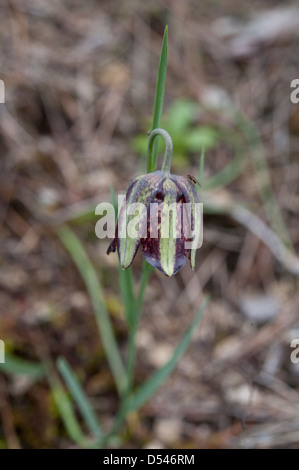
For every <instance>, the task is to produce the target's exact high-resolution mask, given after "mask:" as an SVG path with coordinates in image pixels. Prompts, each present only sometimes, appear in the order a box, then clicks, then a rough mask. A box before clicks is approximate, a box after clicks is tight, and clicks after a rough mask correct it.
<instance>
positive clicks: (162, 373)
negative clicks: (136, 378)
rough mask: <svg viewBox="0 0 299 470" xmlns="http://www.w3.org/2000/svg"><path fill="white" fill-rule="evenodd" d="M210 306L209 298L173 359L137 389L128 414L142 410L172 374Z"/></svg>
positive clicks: (130, 402)
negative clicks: (208, 305)
mask: <svg viewBox="0 0 299 470" xmlns="http://www.w3.org/2000/svg"><path fill="white" fill-rule="evenodd" d="M207 304H208V298H205V300H204V302H203V304H202V306H201V307H200V309H199V311H198V312H197V314H196V315H195V318H194V320H193V322H192V324H191V326H190V327H189V328H188V330H187V331H186V333H185V335H184V337H183V339H182V340H181V342H180V343H179V345H178V346H177V347H176V349H175V351H174V353H173V356H172V358H171V359H170V360H169V361H168V362H167V363H166V364H165V365H164V366H163V367H161V368H160V369H158V370H157V371H156V372H154V373H153V375H152V376H151V377H150V378H149V379H148V380H147V381H146V382H145V383H144V384H143V385H141V386H140V387H139V389H137V391H136V392H135V394H134V395H133V396H132V398H131V400H130V401H129V404H128V407H127V412H131V411H134V410H137V409H138V408H140V407H141V406H142V405H143V404H144V403H145V402H146V401H148V400H149V399H150V398H151V397H152V396H153V395H154V393H155V391H156V390H157V389H158V388H159V387H160V386H161V385H162V383H163V382H164V381H165V380H166V379H167V377H168V376H169V375H170V374H171V373H172V371H173V369H174V368H175V366H176V364H177V363H178V361H179V359H180V358H181V357H182V355H183V354H184V352H185V350H186V349H187V347H188V345H189V343H190V341H191V337H192V333H193V331H194V330H195V328H196V326H197V324H198V322H199V320H200V319H201V317H202V315H203V312H204V311H205V309H206V307H207Z"/></svg>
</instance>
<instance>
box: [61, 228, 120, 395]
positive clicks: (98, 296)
mask: <svg viewBox="0 0 299 470" xmlns="http://www.w3.org/2000/svg"><path fill="white" fill-rule="evenodd" d="M58 234H59V236H60V238H61V240H62V242H63V243H64V245H65V247H66V248H67V250H68V251H69V253H70V255H71V257H72V259H73V261H74V263H75V264H76V266H77V268H78V270H79V272H80V274H81V276H82V279H83V280H84V282H85V285H86V288H87V290H88V293H89V295H90V298H91V302H92V305H93V309H94V313H95V318H96V321H97V325H98V328H99V332H100V336H101V339H102V343H103V346H104V349H105V353H106V356H107V359H108V362H109V365H110V368H111V372H112V374H113V376H114V380H115V383H116V386H117V389H118V391H119V393H120V394H122V393H123V392H124V391H125V390H126V387H127V377H126V373H125V369H124V367H123V363H122V360H121V357H120V353H119V350H118V347H117V343H116V340H115V336H114V332H113V328H112V325H111V321H110V317H109V314H108V311H107V308H106V304H105V301H104V296H103V292H102V288H101V285H100V283H99V280H98V277H97V273H96V271H95V268H94V266H93V265H92V263H91V262H90V260H89V258H88V256H87V254H86V252H85V250H84V248H83V246H82V244H81V242H80V241H79V239H78V238H77V236H76V235H75V234H74V233H73V232H72V230H70V229H69V228H68V227H67V226H64V227H62V228H60V229H59V231H58Z"/></svg>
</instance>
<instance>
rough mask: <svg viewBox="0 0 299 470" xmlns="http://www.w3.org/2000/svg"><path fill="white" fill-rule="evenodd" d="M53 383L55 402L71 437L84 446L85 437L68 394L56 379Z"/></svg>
mask: <svg viewBox="0 0 299 470" xmlns="http://www.w3.org/2000/svg"><path fill="white" fill-rule="evenodd" d="M51 382H52V384H51V388H52V394H53V397H54V401H55V404H56V406H57V409H58V411H59V415H60V417H61V419H62V421H63V424H64V426H65V428H66V431H67V433H68V435H69V437H70V438H71V439H72V440H73V441H75V442H76V443H77V444H79V445H80V446H84V442H85V436H84V434H83V432H82V429H81V428H80V425H79V423H78V421H77V418H76V416H75V413H74V410H73V407H72V404H71V402H70V399H69V397H68V395H67V393H66V392H65V391H64V389H63V387H62V386H61V384H60V383H59V382H58V381H57V380H56V379H55V380H51Z"/></svg>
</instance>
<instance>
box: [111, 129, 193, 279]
mask: <svg viewBox="0 0 299 470" xmlns="http://www.w3.org/2000/svg"><path fill="white" fill-rule="evenodd" d="M157 135H161V136H162V137H163V138H164V140H165V143H166V150H165V155H164V161H163V165H162V170H161V171H159V170H157V171H154V172H152V173H148V174H146V175H142V176H138V177H137V178H135V179H134V180H133V181H132V182H131V183H130V184H129V186H128V189H127V192H126V198H125V204H124V205H123V206H122V208H121V210H120V213H119V217H118V223H117V229H116V237H115V239H114V240H113V241H112V243H111V244H110V246H109V248H108V251H107V253H108V254H109V253H110V252H114V251H115V250H116V248H117V251H118V256H119V259H120V264H121V266H122V268H124V269H126V268H128V267H129V266H130V265H131V264H132V262H133V259H134V257H135V254H136V251H137V249H138V248H139V245H141V247H142V253H143V255H144V257H145V259H146V260H147V262H148V263H150V264H151V265H152V266H154V267H156V268H158V269H159V270H160V271H161V272H162V273H164V274H166V275H167V276H169V277H170V276H172V275H174V274H176V273H177V272H178V271H179V269H180V268H181V267H182V266H183V265H184V264H185V263H186V261H187V259H188V257H189V258H190V263H191V267H192V269H194V267H195V254H196V249H197V248H199V247H200V245H201V238H202V237H201V234H202V211H201V204H200V202H199V198H198V194H197V191H196V183H195V182H194V179H193V178H192V177H190V176H188V177H183V176H177V175H171V174H170V172H169V170H170V162H171V156H172V141H171V138H170V136H169V134H167V133H166V131H164V130H163V129H155V130H154V131H152V132H151V135H150V138H152V139H153V138H154V137H155V136H157ZM136 212H137V215H136ZM137 227H138V228H137Z"/></svg>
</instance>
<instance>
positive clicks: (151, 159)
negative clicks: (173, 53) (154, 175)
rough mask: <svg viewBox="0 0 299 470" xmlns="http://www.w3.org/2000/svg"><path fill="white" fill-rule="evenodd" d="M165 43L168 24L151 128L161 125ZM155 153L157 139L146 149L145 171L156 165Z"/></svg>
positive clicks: (165, 62) (165, 61) (166, 31)
mask: <svg viewBox="0 0 299 470" xmlns="http://www.w3.org/2000/svg"><path fill="white" fill-rule="evenodd" d="M167 44H168V26H166V27H165V31H164V37H163V44H162V49H161V56H160V63H159V70H158V76H157V83H156V92H155V101H154V111H153V121H152V130H153V129H156V128H157V127H161V116H162V111H163V103H164V92H165V81H166V69H167ZM157 155H158V141H157V138H156V139H155V142H154V145H153V149H152V152H149V151H148V157H147V158H148V160H147V172H148V173H151V172H152V171H155V169H156V165H157Z"/></svg>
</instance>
